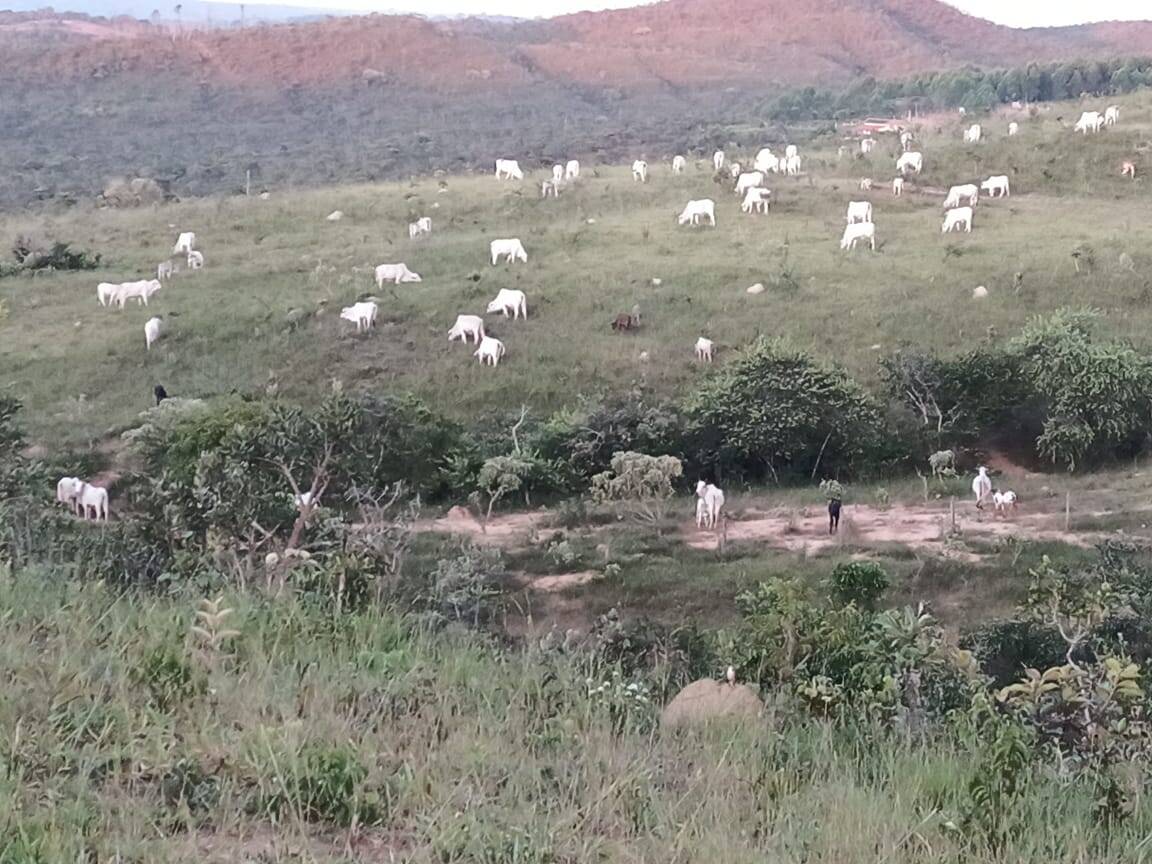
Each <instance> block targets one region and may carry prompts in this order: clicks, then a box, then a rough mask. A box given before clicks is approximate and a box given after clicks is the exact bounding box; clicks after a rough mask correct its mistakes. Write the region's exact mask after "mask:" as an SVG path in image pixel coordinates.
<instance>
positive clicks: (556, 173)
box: [552, 162, 564, 183]
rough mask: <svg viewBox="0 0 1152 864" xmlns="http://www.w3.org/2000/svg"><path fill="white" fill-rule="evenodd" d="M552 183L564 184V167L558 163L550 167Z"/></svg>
mask: <svg viewBox="0 0 1152 864" xmlns="http://www.w3.org/2000/svg"><path fill="white" fill-rule="evenodd" d="M552 182H553V183H563V182H564V166H563V165H561V164H560V163H559V162H557V163H556V164H555V165H553V166H552Z"/></svg>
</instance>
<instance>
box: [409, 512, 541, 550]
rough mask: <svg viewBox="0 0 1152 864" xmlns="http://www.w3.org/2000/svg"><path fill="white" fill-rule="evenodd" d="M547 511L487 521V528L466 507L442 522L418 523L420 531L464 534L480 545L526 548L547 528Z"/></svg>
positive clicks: (443, 518) (451, 513)
mask: <svg viewBox="0 0 1152 864" xmlns="http://www.w3.org/2000/svg"><path fill="white" fill-rule="evenodd" d="M548 515H549V514H548V512H547V511H536V512H532V513H508V514H506V515H502V516H494V517H493V518H492V519H489V520H488V525H487V528H485V526H484V525H482V524H481V523H480V520H479V519H477V518H476V517H475V516H474V515H473V514H472V513H471V512H470V511H469V510H467V509H466V508H464V507H459V506H457V507H453V508H452V509H451V510H449V511H448V512H447V513H446V514H445V515H444V516H442V517H440V518H439V519H432V520H429V521H424V522H420V523H417V526H416V530H417V531H439V532H441V533H443V534H461V535H465V536H468V537H471V538H472V539H473V540H474V541H476V542H477V543H489V544H492V545H494V546H503V547H506V548H509V547H514V546H519V545H524V544H525V543H526V542H527V541H528V539H529V538H530V537H531V536H532V534H533V533H534V532H536V531H538V530H540V529H541V528H542V527H543V526H544V522H545V520H546V519H547V517H548Z"/></svg>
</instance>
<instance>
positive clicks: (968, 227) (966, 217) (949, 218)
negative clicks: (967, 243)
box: [940, 207, 972, 234]
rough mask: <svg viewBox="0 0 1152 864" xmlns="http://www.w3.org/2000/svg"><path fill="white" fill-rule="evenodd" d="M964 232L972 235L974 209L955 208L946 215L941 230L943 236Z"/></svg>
mask: <svg viewBox="0 0 1152 864" xmlns="http://www.w3.org/2000/svg"><path fill="white" fill-rule="evenodd" d="M961 229H962V230H964V231H965V232H967V233H969V234H971V233H972V208H971V207H955V208H953V209H951V210H949V211H948V212H947V213H945V214H944V225H943V226H942V227H941V228H940V233H941V234H948V233H950V232H952V231H959V230H961Z"/></svg>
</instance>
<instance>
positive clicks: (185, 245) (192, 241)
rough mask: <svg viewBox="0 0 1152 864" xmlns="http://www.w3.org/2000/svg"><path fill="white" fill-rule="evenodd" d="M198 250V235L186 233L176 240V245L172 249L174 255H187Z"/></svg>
mask: <svg viewBox="0 0 1152 864" xmlns="http://www.w3.org/2000/svg"><path fill="white" fill-rule="evenodd" d="M195 248H196V234H195V233H194V232H192V231H185V232H183V233H182V234H181V235H180V236H179V237H177V238H176V245H175V246H173V247H172V254H173V255H181V254H187V253H188V252H191V251H192V250H193V249H195Z"/></svg>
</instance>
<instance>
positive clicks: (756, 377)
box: [688, 339, 882, 480]
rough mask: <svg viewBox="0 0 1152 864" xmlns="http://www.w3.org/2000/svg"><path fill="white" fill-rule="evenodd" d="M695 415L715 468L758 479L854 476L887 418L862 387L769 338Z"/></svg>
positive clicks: (716, 386)
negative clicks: (816, 472) (851, 473)
mask: <svg viewBox="0 0 1152 864" xmlns="http://www.w3.org/2000/svg"><path fill="white" fill-rule="evenodd" d="M688 412H689V414H690V416H691V417H692V420H693V423H694V428H693V432H694V436H695V438H696V442H695V443H696V444H697V445H698V446H699V448H700V450H701V451H702V452H704V453H706V454H707V455H706V457H705V458H706V459H707V461H709V462H711V463H712V464H713V467H714V469H715V470H716V471H717V472H718V473H719V472H722V471H733V472H736V473H739V474H742V475H745V476H748V477H751V478H754V479H761V478H764V477H771V478H772V479H777V480H778V479H780V477H781V476H782V475H797V474H799V475H802V476H810V475H811V474H812V473H813V472H814V470H816V469H817V468H819V470H821V471H822V472H823V473H826V474H833V475H835V474H838V473H841V472H848V471H850V470H851V469H853V468H858V467H861V465H862V463H863V462H864V461H865V460H866V459H867V457H869V455H870V454H872V453H873V448H874V447H875V446H876V444H877V442H879V441H880V440H881V439H882V436H881V435H880V434H879V432H880V415H879V412H878V410H877V408H876V406H875V405H874V404H873V403H872V400H871V399H870V398H869V396H868V395H867V394H866V393H865V391H864V390H863V389H862V388H861V387H860V386H859V385H858V384H857V383H856V382H854V381H852V380H851V379H850V378H848V377H847V375H845V374H844V372H842V371H841V370H839V369H834V368H830V367H825V366H821V365H819V364H817V363H815V362H814V361H812V360H811V359H810V358H809V357H808V356H807V355H805V354H802V353H800V352H798V351H793V350H791V349H788V348H786V347H784V346H783V345H781V344H780V343H777V342H770V341H768V340H765V339H760V340H759V341H757V342H755V343H754V344H753V345H752V346H751V347H749V348H747V349H746V350H744V351H743V352H741V353H740V354H739V355H738V356H737V357H736V359H735V360H733V361H732V362H730V363H728V364H725V366H724V367H723V368H721V369H720V370H719V371H718V372H716V373H715V374H713V375H712V376H711V378H709V379H708V380H707V381H706V382H705V383H704V384H703V385H702V386H701V387H700V388H699V389H698V390H697V391H696V392H695V393H694V394H693V395H692V396H691V398H690V399H689V400H688Z"/></svg>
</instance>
